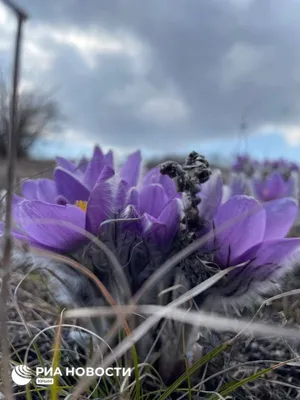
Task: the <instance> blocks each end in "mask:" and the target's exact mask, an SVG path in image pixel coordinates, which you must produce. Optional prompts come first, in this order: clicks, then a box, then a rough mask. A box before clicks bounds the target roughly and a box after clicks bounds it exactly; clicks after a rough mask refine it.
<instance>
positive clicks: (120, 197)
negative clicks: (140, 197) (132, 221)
mask: <svg viewBox="0 0 300 400" xmlns="http://www.w3.org/2000/svg"><path fill="white" fill-rule="evenodd" d="M128 190H129V184H128V183H127V182H125V181H123V180H121V181H120V182H119V185H118V189H117V196H116V208H117V210H119V211H121V210H123V209H124V208H125V206H126V199H127V196H128Z"/></svg>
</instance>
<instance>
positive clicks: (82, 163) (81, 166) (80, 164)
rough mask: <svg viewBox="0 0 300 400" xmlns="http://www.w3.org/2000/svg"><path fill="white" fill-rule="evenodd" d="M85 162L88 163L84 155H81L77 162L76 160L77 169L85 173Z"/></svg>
mask: <svg viewBox="0 0 300 400" xmlns="http://www.w3.org/2000/svg"><path fill="white" fill-rule="evenodd" d="M87 164H88V160H87V159H86V158H85V157H82V158H81V159H80V160H79V162H78V169H79V171H80V172H81V173H82V174H84V173H85V170H86V167H87Z"/></svg>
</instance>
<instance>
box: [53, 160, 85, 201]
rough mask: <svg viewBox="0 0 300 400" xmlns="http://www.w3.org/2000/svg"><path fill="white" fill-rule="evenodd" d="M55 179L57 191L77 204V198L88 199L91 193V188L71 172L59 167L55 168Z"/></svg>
mask: <svg viewBox="0 0 300 400" xmlns="http://www.w3.org/2000/svg"><path fill="white" fill-rule="evenodd" d="M54 179H55V182H56V187H57V192H58V193H59V194H61V195H63V196H64V197H66V198H67V199H68V200H69V202H70V203H74V204H75V202H76V201H77V200H83V201H87V200H88V198H89V195H90V191H89V189H88V188H87V187H86V186H84V185H83V184H82V183H81V182H80V181H79V180H78V179H77V178H76V177H75V176H74V175H72V174H71V173H70V172H68V171H66V170H64V169H62V168H60V167H57V168H55V170H54Z"/></svg>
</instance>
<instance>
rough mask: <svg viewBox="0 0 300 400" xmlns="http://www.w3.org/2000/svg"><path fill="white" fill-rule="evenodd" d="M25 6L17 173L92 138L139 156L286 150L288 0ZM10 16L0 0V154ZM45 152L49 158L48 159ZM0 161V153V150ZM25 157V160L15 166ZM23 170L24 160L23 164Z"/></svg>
mask: <svg viewBox="0 0 300 400" xmlns="http://www.w3.org/2000/svg"><path fill="white" fill-rule="evenodd" d="M18 4H19V5H20V6H21V7H23V8H24V10H26V12H28V14H29V20H28V21H27V22H26V24H25V29H24V42H23V50H22V80H21V91H20V99H19V127H18V131H19V138H20V143H19V149H18V155H19V159H20V163H19V165H20V166H21V175H22V174H23V175H24V176H27V175H28V171H27V170H26V168H27V167H28V159H30V160H34V159H35V160H38V161H30V167H28V168H31V166H33V169H34V170H38V169H40V170H43V168H47V167H48V166H49V165H52V160H53V159H54V157H55V156H57V155H60V156H65V157H68V158H72V159H74V158H79V157H82V156H87V157H90V156H91V153H92V149H93V146H94V144H95V143H98V144H99V145H100V146H101V147H102V149H103V150H105V151H106V150H108V149H110V148H113V149H114V152H115V153H116V154H117V156H118V157H119V159H120V160H121V159H122V158H123V157H124V156H125V155H126V154H128V153H130V152H132V151H134V150H136V149H137V148H140V149H141V150H142V153H143V157H144V159H146V161H147V162H149V163H156V161H157V160H161V159H164V158H166V157H167V158H169V156H172V155H176V156H177V157H186V155H187V153H188V152H189V151H191V150H196V151H198V152H200V153H203V154H204V155H205V156H206V157H207V158H208V159H209V161H210V162H211V163H213V164H214V165H219V166H221V167H222V168H225V169H226V168H227V167H228V166H230V165H232V163H233V159H234V157H235V156H236V155H237V154H249V155H250V156H251V157H252V158H255V159H258V160H263V159H264V158H269V159H276V158H284V159H286V160H289V161H294V162H297V160H298V154H299V150H300V112H299V111H300V46H299V37H300V24H299V15H300V2H299V1H297V0H286V1H284V2H283V1H282V0H264V1H261V0H227V1H226V2H225V1H223V0H203V1H199V0H189V1H180V0H175V1H174V0H164V1H161V0H151V1H140V0H123V1H122V0H110V1H99V0H89V1H87V2H83V1H81V0H68V1H67V0H64V1H61V0H52V1H48V2H44V1H40V0H26V1H25V0H19V2H18ZM15 31H16V21H15V18H14V17H13V15H12V14H11V12H10V11H9V9H8V8H7V7H5V5H4V4H2V3H1V2H0V74H1V75H0V77H1V81H0V113H1V116H0V156H1V157H2V158H3V157H5V153H6V145H7V120H8V119H7V118H8V101H7V100H8V97H7V96H8V92H9V90H10V84H11V66H12V60H13V43H14V37H15ZM49 160H50V161H49ZM1 165H3V161H1ZM24 166H25V167H24ZM25 170H26V172H25Z"/></svg>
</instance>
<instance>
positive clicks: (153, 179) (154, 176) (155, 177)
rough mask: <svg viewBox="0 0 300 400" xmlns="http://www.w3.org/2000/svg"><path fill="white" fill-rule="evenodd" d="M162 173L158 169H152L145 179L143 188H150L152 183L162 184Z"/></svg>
mask: <svg viewBox="0 0 300 400" xmlns="http://www.w3.org/2000/svg"><path fill="white" fill-rule="evenodd" d="M161 176H162V175H161V173H160V172H159V169H158V168H151V169H150V171H148V172H147V173H146V174H145V176H144V177H143V181H142V186H148V185H151V184H152V183H160V177H161Z"/></svg>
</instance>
